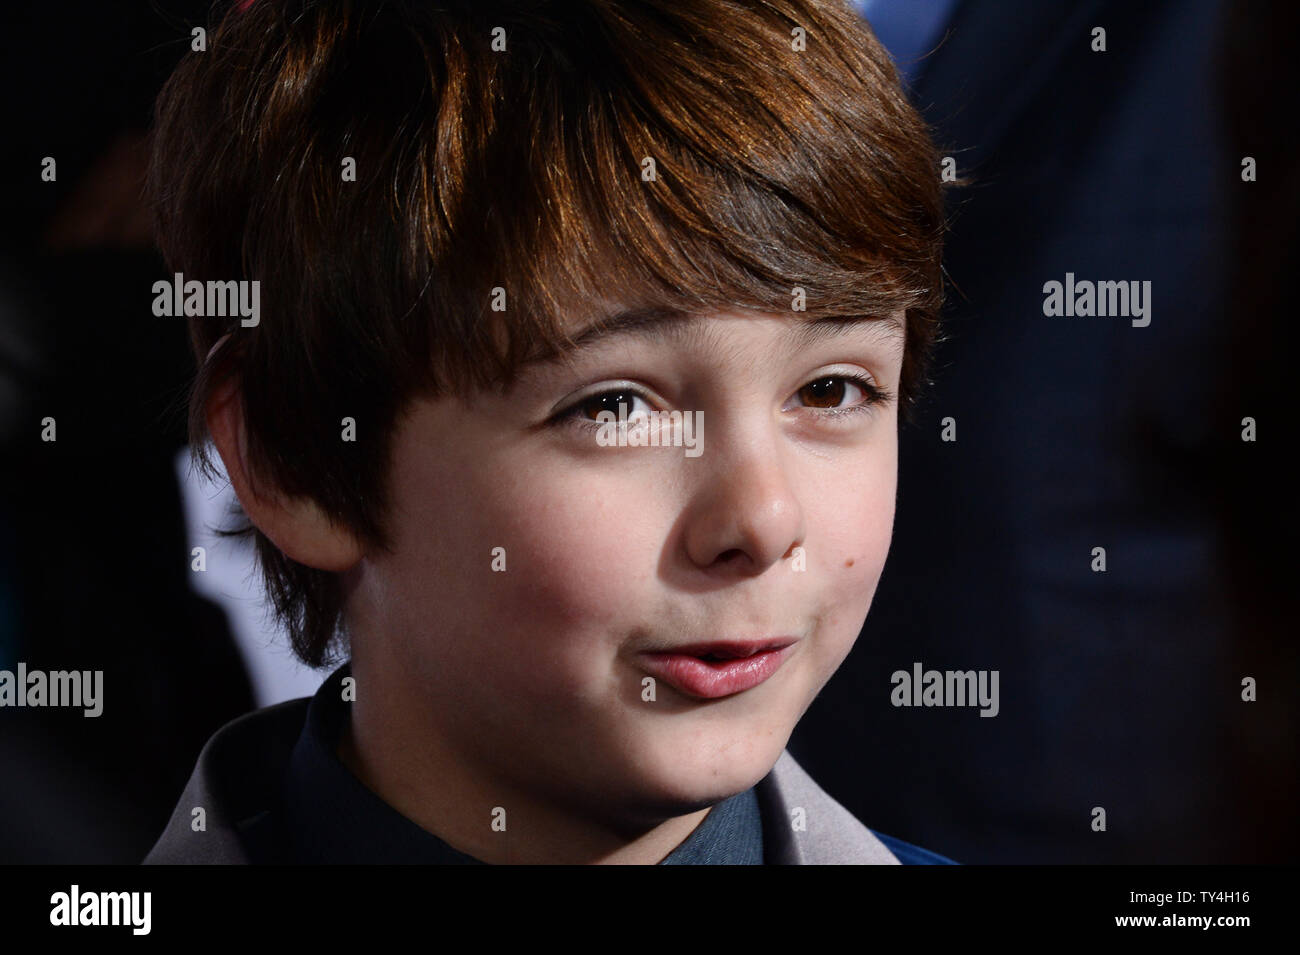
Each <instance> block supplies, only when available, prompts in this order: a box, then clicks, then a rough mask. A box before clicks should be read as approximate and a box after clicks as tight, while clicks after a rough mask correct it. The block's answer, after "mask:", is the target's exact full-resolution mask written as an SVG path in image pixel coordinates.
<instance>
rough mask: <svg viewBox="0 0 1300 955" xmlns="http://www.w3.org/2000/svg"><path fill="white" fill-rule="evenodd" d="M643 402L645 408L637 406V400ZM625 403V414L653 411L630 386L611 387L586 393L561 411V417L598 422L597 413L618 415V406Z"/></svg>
mask: <svg viewBox="0 0 1300 955" xmlns="http://www.w3.org/2000/svg"><path fill="white" fill-rule="evenodd" d="M638 401H640V402H641V403H642V404H644V405H645V406H646V407H645V408H638V407H637V404H636V403H637V402H638ZM620 404H622V405H626V410H625V411H624V414H625V415H628V416H630V415H632V414H633V413H634V412H636V411H646V412H649V411H653V410H654V409H653V408H651V407H650V406H649V403H648V402H647V401H646V400H645V398H643V397H642V396H641V395H640V394H639V393H638V392H635V391H633V390H631V389H630V388H611V389H610V390H609V391H601V392H598V393H597V394H594V395H588V396H587V397H586V398H583V399H582V400H581V401H579V402H577V404H574V405H573V406H571V407H570V408H569V409H568V410H567V411H563V412H561V416H562V417H566V418H574V419H576V420H577V421H578V422H579V423H581V422H591V423H592V424H599V421H598V420H597V417H596V416H597V415H599V414H600V413H601V412H602V411H608V412H609V413H610V414H612V415H614V416H615V417H618V406H619V405H620Z"/></svg>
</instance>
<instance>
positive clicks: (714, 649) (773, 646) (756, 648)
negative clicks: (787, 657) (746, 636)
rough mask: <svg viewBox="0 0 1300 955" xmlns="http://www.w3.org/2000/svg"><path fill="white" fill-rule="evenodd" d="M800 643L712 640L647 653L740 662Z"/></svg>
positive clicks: (775, 639) (786, 639)
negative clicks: (740, 660)
mask: <svg viewBox="0 0 1300 955" xmlns="http://www.w3.org/2000/svg"><path fill="white" fill-rule="evenodd" d="M797 641H798V637H767V638H764V639H762V640H710V641H708V642H706V643H688V644H684V645H682V646H680V647H668V648H667V649H663V650H648V651H646V652H647V653H674V654H682V655H684V656H688V657H707V656H712V657H719V658H720V659H724V660H738V659H743V658H744V657H752V656H753V655H754V654H755V653H762V652H763V651H765V650H782V649H784V648H785V647H788V646H790V644H792V643H795V642H797Z"/></svg>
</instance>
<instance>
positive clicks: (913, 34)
mask: <svg viewBox="0 0 1300 955" xmlns="http://www.w3.org/2000/svg"><path fill="white" fill-rule="evenodd" d="M956 5H957V0H859V2H858V3H857V4H855V6H856V8H857V10H858V12H859V13H860V14H861V15H862V16H863V17H865V18H866V20H867V22H868V23H869V24H871V31H872V32H873V33H875V35H876V39H878V40H879V41H880V42H881V43H882V44H884V46H885V49H887V50H889V53H890V56H892V57H893V58H894V63H895V64H896V65H897V66H898V69H899V72H901V73H902V74H903V76H904V78H905V79H906V81H907V82H908V83H912V82H915V80H916V78H917V77H918V76H919V75H920V73H921V71H922V70H923V69H924V67H925V65H926V60H925V57H926V56H928V54H929V53H930V52H931V51H933V50H934V48H935V47H936V46H937V45H938V44H939V42H940V40H942V39H943V33H944V27H946V26H947V25H948V21H949V20H950V19H951V18H952V13H953V8H954V7H955V6H956Z"/></svg>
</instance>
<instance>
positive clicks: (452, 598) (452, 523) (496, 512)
mask: <svg viewBox="0 0 1300 955" xmlns="http://www.w3.org/2000/svg"><path fill="white" fill-rule="evenodd" d="M468 463H469V462H468V461H465V460H459V461H455V462H444V463H441V464H439V465H438V466H437V468H436V469H434V468H432V467H430V468H426V469H425V470H424V471H423V472H422V473H420V474H419V475H412V476H411V477H410V479H409V482H408V483H407V484H406V485H405V486H399V487H398V494H399V495H400V497H401V499H402V501H403V502H404V505H403V510H404V511H405V513H406V516H407V519H406V520H405V521H403V522H402V523H401V524H400V525H398V526H400V528H401V530H400V531H399V538H400V539H398V540H397V541H396V542H395V543H396V549H397V552H398V553H400V554H403V555H404V557H403V560H404V563H405V565H406V567H407V568H409V570H408V571H407V572H406V574H405V578H406V579H405V586H404V588H403V589H404V590H405V591H406V592H407V593H418V594H420V595H421V596H420V597H419V598H418V599H419V600H420V601H421V604H420V606H419V608H413V609H418V611H419V613H420V614H422V616H423V622H422V623H419V622H416V623H415V625H416V626H417V627H423V628H424V631H425V633H424V635H423V639H425V640H437V641H438V642H439V645H440V647H439V650H437V651H435V652H441V651H442V650H446V651H448V652H450V653H452V654H454V655H456V656H458V657H459V658H460V660H461V662H462V663H463V664H464V665H465V666H466V667H467V668H468V667H469V666H471V665H472V666H474V667H475V669H476V670H477V672H478V673H481V674H484V675H485V676H484V678H485V679H488V680H491V681H492V682H493V683H495V684H496V685H497V687H498V688H499V689H502V690H511V688H513V690H514V691H517V692H520V693H524V694H526V693H527V688H528V687H532V686H544V687H545V688H546V692H547V694H549V695H551V696H552V697H554V696H557V695H558V696H561V697H562V696H565V695H566V694H569V695H572V694H578V695H581V694H583V693H586V692H592V691H593V689H594V688H595V687H599V686H600V685H601V675H602V673H606V672H608V670H609V664H608V652H605V653H604V654H603V656H602V653H601V651H602V650H604V651H607V650H608V648H609V647H611V646H613V645H614V642H615V641H617V640H618V639H619V638H620V637H621V636H624V635H625V634H626V632H627V631H628V629H629V627H630V626H632V625H633V624H634V623H635V619H636V617H635V614H636V606H635V601H634V596H635V594H637V593H639V592H641V590H642V589H643V588H644V586H645V582H646V581H647V580H648V579H650V578H651V577H652V576H653V573H654V565H655V558H656V554H657V550H656V547H655V543H654V541H653V539H652V537H653V535H652V534H651V533H650V532H649V530H648V528H650V527H652V526H653V523H654V521H655V520H656V519H657V518H656V516H655V515H653V514H652V513H651V512H650V511H649V510H648V506H649V505H650V503H651V502H649V501H647V500H646V499H645V496H644V495H642V496H641V499H640V500H639V501H638V506H637V507H636V508H630V507H628V501H629V500H631V499H633V498H630V497H629V496H628V495H629V493H630V492H629V491H628V490H627V489H621V488H619V487H617V486H616V485H617V483H618V482H611V481H609V480H608V479H606V480H605V481H603V482H598V481H594V480H593V481H591V482H583V481H578V480H575V479H574V478H573V476H572V475H568V476H564V475H557V476H554V477H551V476H549V475H547V474H546V473H545V472H543V471H541V470H540V469H536V468H531V469H530V468H510V469H508V470H507V469H501V470H500V471H495V472H493V473H485V469H483V468H482V467H480V470H479V472H477V473H476V472H475V471H473V470H471V469H469V468H467V467H465V465H466V464H468ZM507 474H514V475H522V476H520V477H510V476H506V475H507ZM561 478H563V480H561ZM420 487H438V488H439V489H440V491H439V493H438V495H437V496H436V498H434V497H432V496H428V495H426V496H425V497H423V498H421V497H420V496H419V495H418V490H419V488H420ZM412 501H417V502H420V503H417V504H411V503H409V502H412ZM495 548H501V551H500V552H496V556H494V549H495ZM502 562H503V563H504V570H501V569H494V563H495V564H496V566H497V567H498V568H499V567H500V566H501V563H502ZM421 581H423V582H424V586H419V585H420V582H421ZM428 581H438V585H437V586H436V587H430V586H428V583H427V582H428ZM407 616H408V619H411V615H410V614H409V613H408V615H407ZM448 640H451V641H454V642H455V643H456V645H455V646H452V647H447V646H446V643H445V642H446V641H448ZM602 661H603V663H602ZM602 666H603V670H602Z"/></svg>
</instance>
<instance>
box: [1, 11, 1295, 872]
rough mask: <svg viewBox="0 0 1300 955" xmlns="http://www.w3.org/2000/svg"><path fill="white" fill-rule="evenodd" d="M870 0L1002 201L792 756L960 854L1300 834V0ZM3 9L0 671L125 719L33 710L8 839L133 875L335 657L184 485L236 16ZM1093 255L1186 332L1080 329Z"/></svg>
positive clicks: (1063, 851) (1289, 854)
mask: <svg viewBox="0 0 1300 955" xmlns="http://www.w3.org/2000/svg"><path fill="white" fill-rule="evenodd" d="M856 7H857V8H858V9H859V12H860V13H861V14H862V15H863V16H864V17H866V18H867V19H868V20H869V21H870V22H871V23H872V25H873V27H874V28H875V30H876V31H877V34H878V35H879V36H880V38H881V40H882V41H883V42H884V43H885V44H886V45H887V46H888V47H889V49H890V51H891V53H892V54H893V55H894V57H895V59H896V61H897V62H898V64H899V66H900V68H901V69H902V70H903V71H904V74H905V76H906V77H907V81H908V84H909V91H910V93H911V95H912V96H913V99H914V102H915V103H916V104H917V106H918V107H919V108H920V109H921V110H922V111H923V112H924V114H925V116H926V117H927V119H928V120H929V122H930V123H931V124H932V125H933V127H934V130H935V136H936V139H937V140H938V142H939V143H940V144H941V148H942V151H943V153H944V155H946V156H951V157H953V158H954V160H955V167H956V171H957V173H958V175H960V176H962V177H963V178H965V179H967V180H968V181H969V185H967V186H965V187H964V188H962V189H960V190H956V191H954V192H953V193H952V204H951V216H952V233H951V236H950V240H949V247H948V256H947V272H948V276H949V279H950V288H949V299H950V301H949V305H948V308H947V311H946V313H945V318H946V332H945V334H946V340H945V341H944V342H943V343H942V344H941V346H940V348H939V350H938V352H937V356H936V364H935V384H934V387H933V388H932V389H931V391H930V392H929V393H928V395H927V396H926V398H925V400H924V402H923V404H922V406H921V407H920V409H919V411H918V414H917V417H916V421H915V422H914V423H913V424H912V425H910V426H907V427H905V428H904V429H903V432H902V439H901V441H902V444H901V463H900V492H899V501H898V505H899V506H898V515H897V519H896V524H895V535H894V543H893V547H892V550H891V553H890V558H889V562H888V564H887V566H886V569H885V573H884V576H883V578H882V580H881V583H880V587H879V589H878V591H877V595H876V598H875V602H874V604H873V606H872V610H871V613H870V614H869V616H868V618H867V622H866V625H865V627H864V629H863V633H862V636H861V638H860V639H859V642H858V645H857V647H856V648H855V649H854V651H853V653H852V654H851V655H850V657H849V659H848V661H847V662H846V664H845V665H844V667H843V668H842V669H841V671H840V672H839V673H838V674H837V675H836V676H835V678H834V679H833V680H832V681H831V683H830V684H829V685H828V686H827V688H826V690H825V691H824V692H823V694H822V695H821V696H820V697H819V698H818V700H817V701H816V702H815V703H814V704H813V706H812V708H811V709H810V710H809V711H808V714H807V715H806V716H805V718H804V720H803V722H802V723H801V724H800V725H799V727H798V728H797V729H796V731H795V735H794V738H793V739H792V740H791V744H790V748H791V750H792V752H793V753H794V754H795V756H796V757H797V758H798V759H799V760H800V761H801V762H802V763H803V765H804V766H805V768H806V769H808V770H809V772H810V773H811V774H812V775H813V777H814V778H816V779H817V780H818V781H819V782H820V783H821V785H822V786H823V787H824V788H826V789H827V790H828V791H830V792H831V793H832V795H834V796H835V797H836V798H837V799H839V800H840V801H841V802H843V803H844V804H845V805H846V806H847V807H848V808H849V809H851V810H852V811H853V812H854V813H855V814H856V815H857V816H858V817H859V818H861V819H863V820H864V821H865V822H867V823H868V824H869V825H871V826H872V827H873V828H875V829H877V830H880V831H883V832H886V833H889V834H891V835H896V836H899V837H901V838H904V839H907V840H909V841H911V842H915V843H917V844H920V845H922V846H924V847H926V848H929V849H932V850H934V851H937V852H940V853H943V854H945V855H948V856H950V857H952V858H955V859H957V860H958V861H962V862H968V863H980V862H990V863H1018V862H1062V863H1071V862H1158V863H1172V862H1263V861H1284V860H1285V861H1290V860H1293V859H1294V856H1295V852H1296V849H1297V844H1298V843H1300V838H1298V833H1297V813H1296V810H1295V807H1296V805H1297V797H1298V796H1300V791H1298V786H1297V760H1298V759H1300V757H1298V755H1297V750H1298V747H1297V745H1296V743H1297V730H1298V729H1300V726H1298V723H1297V699H1298V698H1300V694H1298V693H1297V687H1298V686H1300V680H1298V678H1300V663H1298V660H1297V650H1296V642H1295V630H1296V628H1295V625H1294V620H1295V616H1294V613H1293V611H1292V607H1293V604H1292V602H1291V600H1290V599H1289V598H1290V596H1291V588H1292V583H1291V579H1290V578H1291V576H1292V574H1293V569H1294V566H1295V560H1294V557H1293V556H1292V555H1291V553H1290V544H1291V542H1292V541H1294V540H1295V539H1296V535H1295V530H1296V527H1295V521H1296V508H1295V506H1294V503H1293V500H1292V494H1293V491H1292V488H1291V483H1292V482H1290V481H1288V480H1285V479H1284V475H1285V474H1286V473H1288V472H1287V471H1286V470H1285V469H1284V467H1283V465H1284V463H1287V464H1289V463H1290V461H1289V459H1288V460H1287V461H1286V462H1284V461H1283V460H1282V458H1283V449H1284V448H1286V447H1287V446H1288V445H1289V444H1290V443H1291V442H1292V441H1293V435H1292V432H1291V430H1290V429H1289V425H1290V423H1291V420H1292V417H1291V414H1290V413H1289V412H1288V411H1287V410H1286V407H1287V406H1286V405H1285V404H1284V403H1283V382H1284V381H1285V380H1286V379H1287V378H1288V377H1289V376H1288V375H1287V372H1288V371H1289V369H1284V368H1283V363H1284V362H1286V361H1287V360H1288V359H1287V357H1286V356H1287V354H1288V353H1289V348H1288V346H1287V345H1286V342H1287V341H1288V340H1290V336H1289V335H1288V333H1289V331H1290V322H1289V320H1290V317H1291V314H1290V308H1289V305H1290V303H1289V302H1287V301H1284V299H1283V292H1284V288H1285V285H1284V278H1283V277H1284V276H1286V275H1289V271H1290V269H1291V268H1293V267H1294V263H1295V254H1296V252H1297V226H1296V223H1297V213H1298V212H1300V195H1298V194H1297V193H1298V190H1300V175H1298V174H1300V169H1298V168H1297V167H1298V166H1300V160H1298V158H1297V157H1300V144H1297V142H1296V139H1297V134H1296V130H1295V122H1294V120H1295V116H1296V109H1295V102H1294V97H1295V91H1296V90H1297V89H1300V84H1298V83H1297V76H1296V73H1297V66H1296V62H1295V59H1294V57H1293V55H1292V54H1293V49H1292V46H1293V43H1294V41H1293V39H1292V38H1293V37H1295V36H1296V28H1297V27H1298V26H1300V23H1298V22H1297V20H1300V15H1298V14H1297V8H1296V7H1295V6H1294V5H1286V4H1282V3H1266V2H1256V0H1247V2H1234V3H1231V4H1228V3H1226V2H1220V0H1178V2H1172V0H1148V2H1145V3H1142V4H1133V3H1124V2H1118V0H1111V2H1107V0H1068V2H1067V0H867V2H859V3H856ZM0 17H2V18H3V19H2V20H0V44H2V46H0V53H3V56H0V70H3V71H4V74H3V80H4V82H3V86H0V89H3V90H4V103H5V111H4V126H3V128H4V134H3V142H4V149H3V150H2V151H0V152H2V157H0V161H2V162H3V164H4V167H3V168H4V178H3V189H2V195H3V198H2V199H0V201H2V202H3V210H4V216H3V220H2V222H0V481H2V482H3V490H4V494H3V496H2V497H0V501H2V502H3V503H2V504H0V670H11V671H12V670H14V669H15V667H16V665H17V662H18V661H22V662H24V663H25V664H26V666H27V667H28V668H29V669H46V670H56V669H79V670H95V669H99V670H103V671H104V687H105V691H104V696H105V708H104V714H103V715H102V716H101V717H99V718H96V719H86V718H84V717H83V716H82V714H81V711H80V710H60V709H43V708H42V709H31V708H27V709H15V708H11V707H4V708H0V780H3V785H0V862H41V863H46V862H66V863H100V862H136V861H139V860H140V859H141V858H143V856H144V855H145V853H146V852H147V851H148V850H149V848H150V847H151V846H152V844H153V842H154V840H155V838H156V837H157V835H158V834H159V833H160V832H161V831H162V828H163V826H164V824H165V823H166V820H167V818H168V816H169V814H170V812H171V809H172V807H173V806H174V803H175V800H176V798H177V797H178V796H179V794H180V792H181V789H182V788H183V786H184V783H185V781H186V780H187V778H188V777H189V774H190V771H191V770H192V768H193V765H194V761H195V759H196V758H197V756H198V752H199V749H200V748H201V747H202V745H203V743H204V741H205V740H206V739H207V738H208V737H209V736H210V735H211V734H212V733H213V732H214V731H215V730H216V729H217V728H218V727H220V726H221V725H222V724H223V723H225V722H227V721H229V720H230V719H233V718H234V717H236V716H238V715H240V714H242V713H245V712H248V711H249V710H251V709H253V708H255V707H260V706H266V705H270V704H272V703H275V702H279V701H281V700H285V699H291V698H294V697H298V696H305V695H309V694H310V693H312V692H313V691H314V690H315V689H316V687H317V685H318V684H319V683H320V681H321V680H322V679H323V678H324V675H325V674H324V673H323V672H322V673H316V672H312V671H310V670H307V669H305V668H303V667H301V666H300V665H298V664H297V663H296V662H295V661H294V660H293V658H292V655H291V654H290V652H289V650H288V646H287V642H286V641H285V640H284V639H283V637H282V636H281V635H280V634H279V633H277V632H276V630H275V628H274V626H273V625H272V624H271V622H270V621H269V619H268V617H267V615H266V611H265V608H264V606H263V604H262V601H261V594H260V587H259V580H258V578H257V576H256V572H255V570H256V568H255V564H254V562H253V559H252V554H251V552H250V551H248V550H247V549H246V548H245V547H244V545H243V544H241V543H240V542H238V541H234V540H226V539H219V538H217V537H216V536H215V535H214V534H213V533H212V528H213V527H215V526H220V525H222V524H223V522H224V521H225V519H226V509H227V507H228V506H229V503H230V500H231V498H230V492H229V489H228V487H227V486H226V485H225V483H224V482H223V481H219V482H217V483H215V484H207V483H204V482H201V481H199V480H198V479H197V477H196V476H195V475H194V474H193V473H191V472H190V469H189V465H188V449H187V447H186V444H185V442H186V434H185V402H186V394H187V387H188V383H189V381H190V378H191V376H192V375H193V371H194V362H193V359H192V357H191V355H190V353H189V349H188V339H187V334H186V329H185V325H184V320H183V319H166V318H163V319H160V318H156V317H154V316H153V314H152V312H151V308H150V305H151V302H152V292H151V291H150V289H151V286H152V283H153V282H154V281H155V280H156V279H158V278H165V277H167V271H166V268H165V266H164V264H163V262H162V261H161V258H160V257H159V256H158V255H157V253H156V252H155V251H154V250H153V248H152V246H151V242H150V236H149V218H148V214H147V210H146V209H145V208H144V206H143V204H142V202H141V200H140V185H141V180H142V176H143V173H144V169H145V162H146V155H147V147H146V136H147V131H148V126H149V121H150V110H151V105H152V100H153V97H154V95H155V94H156V92H157V90H158V89H159V87H160V86H161V84H162V82H163V81H164V80H165V78H166V76H167V75H168V73H169V72H170V70H171V68H172V67H173V66H174V64H175V63H176V62H177V61H178V60H179V58H180V57H181V56H182V55H183V54H184V53H185V52H187V51H188V49H189V44H190V32H189V31H190V28H191V26H193V25H203V24H206V22H207V18H208V14H207V4H206V3H191V2H166V0H150V2H140V3H132V4H121V5H107V4H103V3H99V2H88V0H80V2H58V0H49V2H45V3H42V4H24V5H13V6H11V7H8V8H6V9H5V11H4V13H3V14H0ZM1098 27H1100V28H1102V29H1103V30H1104V31H1105V49H1104V51H1103V50H1097V49H1094V46H1096V39H1095V34H1094V30H1095V29H1096V28H1098ZM45 157H53V158H54V159H55V161H56V164H57V165H56V170H57V174H56V179H55V180H54V181H52V182H47V181H43V180H42V178H41V171H42V162H43V160H44V158H45ZM1244 157H1251V158H1253V159H1254V160H1255V168H1256V170H1257V172H1256V176H1255V179H1254V181H1244V180H1243V177H1242V169H1243V166H1242V160H1243V158H1244ZM1067 272H1072V273H1074V274H1075V275H1076V276H1077V277H1078V278H1079V279H1090V280H1139V281H1143V280H1145V281H1150V282H1151V283H1152V312H1151V316H1152V320H1151V324H1150V325H1149V326H1148V327H1145V328H1134V327H1131V325H1130V324H1129V321H1128V320H1127V319H1113V318H1096V317H1094V318H1068V319H1067V318H1047V317H1045V316H1044V315H1043V308H1042V303H1043V290H1042V289H1043V284H1044V283H1045V282H1047V281H1052V280H1055V281H1063V280H1064V277H1065V274H1066V273H1067ZM1248 416H1249V417H1252V418H1254V419H1255V420H1256V422H1257V427H1258V440H1257V441H1255V442H1245V441H1243V440H1242V438H1241V432H1242V424H1241V421H1242V418H1244V417H1248ZM47 417H50V418H54V419H55V421H56V427H57V441H54V442H46V441H43V440H42V439H41V432H42V427H43V425H42V421H43V419H45V418H47ZM947 417H951V418H953V419H955V421H956V422H957V435H958V440H957V441H956V442H944V441H941V440H940V424H939V422H940V421H941V420H942V419H944V418H947ZM1284 481H1285V484H1286V486H1285V487H1284ZM196 546H202V547H205V548H206V551H207V559H206V567H207V569H206V570H205V571H203V572H195V571H193V570H191V552H192V548H194V547H196ZM1098 546H1101V547H1105V548H1106V553H1107V565H1108V567H1107V571H1106V572H1105V573H1094V572H1093V571H1092V569H1091V564H1092V549H1093V548H1094V547H1098ZM914 662H921V663H922V664H923V665H924V667H925V668H927V669H940V670H944V669H977V670H979V669H986V670H992V669H996V670H998V671H999V673H1000V697H1001V699H1000V712H999V714H998V716H997V717H996V718H993V719H987V718H980V717H979V716H978V712H977V710H974V709H961V708H944V707H936V708H894V707H893V706H891V705H890V702H889V701H890V690H891V689H892V686H891V683H890V674H891V673H893V672H894V671H895V670H899V669H902V670H910V669H911V667H912V664H913V663H914ZM1247 676H1251V677H1254V678H1255V679H1256V680H1257V681H1258V699H1257V701H1256V702H1252V703H1247V702H1243V701H1242V699H1241V681H1242V679H1243V678H1244V677H1247ZM1094 807H1103V808H1105V810H1106V816H1107V828H1106V831H1104V832H1097V831H1094V830H1093V828H1092V821H1093V809H1094Z"/></svg>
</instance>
